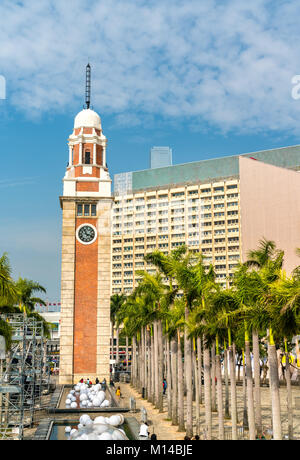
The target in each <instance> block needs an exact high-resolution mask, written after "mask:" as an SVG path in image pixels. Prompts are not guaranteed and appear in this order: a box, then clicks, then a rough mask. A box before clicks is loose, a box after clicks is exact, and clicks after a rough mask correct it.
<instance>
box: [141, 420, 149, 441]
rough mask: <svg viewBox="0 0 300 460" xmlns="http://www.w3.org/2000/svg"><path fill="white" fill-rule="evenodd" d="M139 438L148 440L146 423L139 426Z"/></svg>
mask: <svg viewBox="0 0 300 460" xmlns="http://www.w3.org/2000/svg"><path fill="white" fill-rule="evenodd" d="M139 437H140V438H144V439H148V437H149V432H148V423H142V424H141V426H140V432H139Z"/></svg>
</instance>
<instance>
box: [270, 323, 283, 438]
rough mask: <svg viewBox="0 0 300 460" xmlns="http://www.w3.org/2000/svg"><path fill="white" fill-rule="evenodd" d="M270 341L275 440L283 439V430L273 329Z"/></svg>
mask: <svg viewBox="0 0 300 460" xmlns="http://www.w3.org/2000/svg"><path fill="white" fill-rule="evenodd" d="M269 335H270V337H269V343H268V361H269V373H270V377H269V378H270V390H271V400H272V422H273V423H272V424H273V437H274V439H275V440H281V439H282V430H281V412H280V395H279V376H278V362H277V353H276V347H275V343H274V340H273V334H272V330H271V329H270V330H269Z"/></svg>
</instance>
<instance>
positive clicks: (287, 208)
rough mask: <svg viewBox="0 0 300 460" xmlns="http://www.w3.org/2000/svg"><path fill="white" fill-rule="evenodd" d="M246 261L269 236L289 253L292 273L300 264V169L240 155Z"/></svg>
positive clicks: (288, 265) (287, 264)
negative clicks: (250, 253)
mask: <svg viewBox="0 0 300 460" xmlns="http://www.w3.org/2000/svg"><path fill="white" fill-rule="evenodd" d="M239 169H240V200H241V201H240V205H241V241H242V260H243V262H244V261H245V260H246V259H247V253H248V251H249V250H251V249H256V248H257V247H258V244H259V241H260V240H261V239H262V238H263V237H265V238H266V239H268V240H272V241H275V243H276V246H277V248H278V249H283V250H284V252H285V257H284V259H285V262H284V268H285V270H286V271H287V273H288V274H289V273H290V272H291V271H292V270H293V269H294V268H295V267H296V266H298V265H300V258H299V257H297V255H296V254H295V249H296V248H300V172H296V171H291V170H289V169H285V168H280V167H277V166H273V165H269V164H266V163H262V162H261V161H257V160H252V159H249V158H245V157H239Z"/></svg>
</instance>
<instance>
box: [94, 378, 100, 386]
mask: <svg viewBox="0 0 300 460" xmlns="http://www.w3.org/2000/svg"><path fill="white" fill-rule="evenodd" d="M95 382H96V385H98V383H100V382H99V379H98V377H96V380H95Z"/></svg>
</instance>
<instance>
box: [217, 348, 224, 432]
mask: <svg viewBox="0 0 300 460" xmlns="http://www.w3.org/2000/svg"><path fill="white" fill-rule="evenodd" d="M217 348H218V347H217ZM216 377H217V400H218V422H219V440H223V439H224V437H225V431H224V413H223V388H222V373H221V359H220V354H219V352H218V351H217V355H216Z"/></svg>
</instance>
